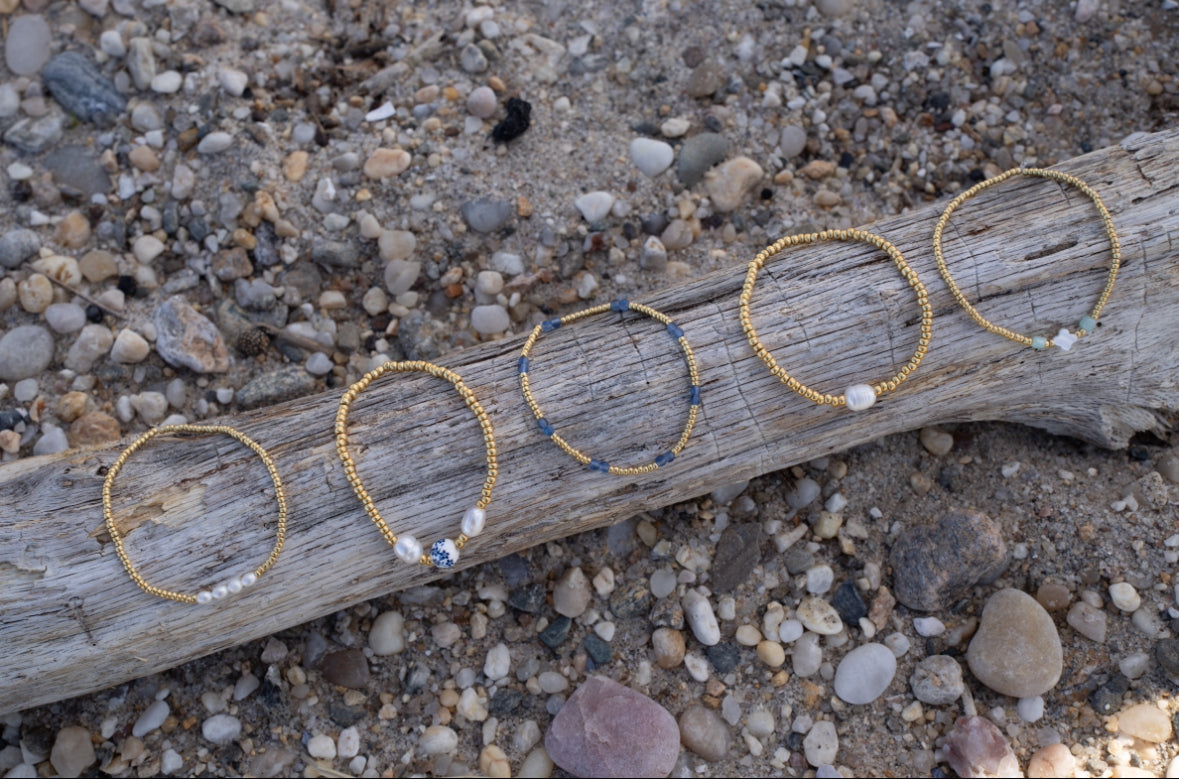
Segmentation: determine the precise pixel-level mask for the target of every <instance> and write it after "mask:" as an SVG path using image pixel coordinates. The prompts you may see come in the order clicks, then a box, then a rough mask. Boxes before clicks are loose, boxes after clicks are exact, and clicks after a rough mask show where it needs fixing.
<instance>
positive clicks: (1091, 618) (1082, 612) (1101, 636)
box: [1065, 600, 1107, 644]
mask: <svg viewBox="0 0 1179 779" xmlns="http://www.w3.org/2000/svg"><path fill="white" fill-rule="evenodd" d="M1106 619H1107V618H1106V616H1105V612H1104V611H1102V610H1101V609H1096V608H1093V607H1092V606H1090V605H1089V604H1088V603H1085V602H1084V601H1080V600H1079V601H1077V602H1076V603H1074V604H1073V605H1072V608H1070V609H1069V610H1068V616H1067V617H1066V618H1065V621H1066V622H1068V624H1069V627H1071V628H1072V629H1073V630H1075V631H1077V632H1078V633H1080V634H1081V635H1082V636H1084V637H1085V638H1087V639H1089V640H1090V641H1096V642H1097V643H1098V644H1103V643H1105V629H1106Z"/></svg>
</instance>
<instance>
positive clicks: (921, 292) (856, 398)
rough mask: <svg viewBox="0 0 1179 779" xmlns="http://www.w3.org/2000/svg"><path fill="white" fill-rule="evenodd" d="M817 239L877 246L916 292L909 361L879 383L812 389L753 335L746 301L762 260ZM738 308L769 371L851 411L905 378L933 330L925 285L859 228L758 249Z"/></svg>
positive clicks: (812, 397) (889, 248)
mask: <svg viewBox="0 0 1179 779" xmlns="http://www.w3.org/2000/svg"><path fill="white" fill-rule="evenodd" d="M820 241H862V242H864V243H868V244H871V245H872V246H875V247H876V248H877V249H880V250H881V251H882V252H884V253H885V254H887V255H888V256H889V258H891V259H892V261H893V264H895V265H896V267H897V270H899V271H900V272H901V275H902V276H904V278H905V281H907V282H909V286H910V287H912V288H913V291H914V292H915V293H917V303H918V305H919V306H921V335H920V337H919V338H918V339H917V349H916V350H915V351H914V352H913V356H912V357H910V358H909V361H908V362H907V363H905V365H904V366H903V367H902V368H901V369H900V370H899V371H897V373H896V375H895V376H893V377H892V378H891V379H888V380H887V381H883V382H880V383H879V384H853V385H851V386H850V387H848V388H847V390H846V391H845V393H844V394H843V395H827V394H824V393H822V392H816V391H815V390H813V389H811V388H810V387H808V386H806V385H805V384H803V383H802V382H800V381H799V380H798V379H796V378H794V377H793V376H791V375H790V374H789V373H787V372H786V371H785V370H783V369H782V367H781V366H779V365H778V362H777V360H775V359H774V356H773V355H772V354H770V352H769V350H768V349H766V348H765V347H764V346H763V345H762V343H761V340H760V339H759V338H758V336H757V331H756V330H755V329H754V328H753V321H752V320H751V319H750V316H749V303H750V301H751V300H752V298H753V287H754V285H756V284H757V275H758V273H759V272H760V271H761V269H762V266H763V265H765V263H766V260H768V259H769V258H770V257H773V256H774V255H775V254H778V253H779V252H781V251H782V250H784V249H787V248H789V247H791V246H800V245H802V244H810V243H818V242H820ZM738 307H739V309H740V318H741V329H742V330H744V331H745V337H746V338H747V339H749V345H750V346H751V347H752V348H753V351H754V353H755V354H756V355H757V356H758V357H760V358H761V361H762V362H764V363H765V364H766V367H767V368H769V369H770V373H772V374H774V375H775V376H777V377H778V379H779V380H781V382H782V383H783V384H785V385H786V386H787V387H789V388H790V389H792V390H793V391H795V392H797V393H798V394H799V395H802V396H803V397H804V398H806V399H807V400H809V401H811V402H813V403H818V404H819V405H828V406H847V407H848V408H849V409H851V410H852V411H863V410H864V409H867V408H870V407H871V406H873V405H874V404H875V403H876V398H877V396H879V395H883V394H884V393H885V392H891V391H892V390H894V389H896V388H897V387H898V386H900V384H901V383H902V382H903V381H904V380H905V379H907V378H908V377H909V374H910V373H912V372H913V371H915V370H917V366H919V365H920V364H921V361H922V360H923V359H924V358H925V353H926V351H927V350H928V349H929V339H930V335H931V333H932V330H933V308H932V307H931V306H930V305H929V296H928V295H927V294H926V292H925V286H924V285H923V284H922V283H921V280H920V279H918V278H917V273H916V272H915V271H913V270H912V269H911V268H910V267H909V265H908V264H907V263H906V262H905V258H904V256H902V255H901V252H900V250H899V249H897V247H895V246H893V245H892V244H891V243H889V242H888V241H886V240H884V239H883V238H881V237H880V236H878V235H874V234H872V233H868V232H864V231H863V230H824V231H823V232H821V233H806V234H804V235H790V236H787V237H785V238H779V239H778V240H777V241H775V242H774V243H772V244H770V245H769V246H767V247H766V248H764V249H762V250H761V251H760V252H759V253H758V254H757V256H756V257H754V258H753V261H752V262H750V263H749V270H748V271H747V272H746V274H745V284H744V286H742V288H741V297H740V298H739V300H738Z"/></svg>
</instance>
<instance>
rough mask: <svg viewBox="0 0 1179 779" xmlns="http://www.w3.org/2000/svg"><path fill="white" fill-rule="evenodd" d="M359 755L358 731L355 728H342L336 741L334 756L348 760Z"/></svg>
mask: <svg viewBox="0 0 1179 779" xmlns="http://www.w3.org/2000/svg"><path fill="white" fill-rule="evenodd" d="M358 754H360V731H359V730H357V729H356V727H355V726H350V727H347V728H344V729H343V730H341V731H340V735H339V737H338V738H337V739H336V756H337V757H342V758H343V759H345V760H350V759H352V758H354V757H356V756H357V755H358Z"/></svg>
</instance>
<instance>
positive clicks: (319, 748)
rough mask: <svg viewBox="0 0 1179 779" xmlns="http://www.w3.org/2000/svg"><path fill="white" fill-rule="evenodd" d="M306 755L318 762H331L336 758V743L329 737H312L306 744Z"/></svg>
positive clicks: (321, 735) (320, 735)
mask: <svg viewBox="0 0 1179 779" xmlns="http://www.w3.org/2000/svg"><path fill="white" fill-rule="evenodd" d="M307 754H309V755H311V756H312V757H314V758H317V759H319V760H332V759H334V758H335V756H336V742H335V741H333V740H332V737H331V736H325V735H323V734H319V735H315V736H312V737H311V739H310V740H308V742H307Z"/></svg>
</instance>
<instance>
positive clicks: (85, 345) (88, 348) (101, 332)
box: [0, 325, 115, 379]
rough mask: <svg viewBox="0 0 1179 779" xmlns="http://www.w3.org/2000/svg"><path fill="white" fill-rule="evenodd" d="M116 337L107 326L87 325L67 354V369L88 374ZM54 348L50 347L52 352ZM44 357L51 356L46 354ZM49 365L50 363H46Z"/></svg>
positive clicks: (0, 357)
mask: <svg viewBox="0 0 1179 779" xmlns="http://www.w3.org/2000/svg"><path fill="white" fill-rule="evenodd" d="M114 342H115V337H114V335H113V334H112V333H111V331H110V329H109V328H107V327H106V326H105V325H86V326H85V327H83V328H82V332H80V333H78V337H77V338H76V339H75V340H74V343H73V344H72V345H71V346H70V349H69V351H68V352H67V353H66V359H65V367H67V368H69V369H70V370H71V371H74V372H76V373H88V372H89V371H90V369H91V368H92V367H94V363H95V362H97V361H98V359H99V358H100V357H102V356H103V355H105V354H106V353H107V352H108V351H110V348H111V344H113V343H114ZM51 349H52V347H50V350H51ZM5 354H7V352H6V351H5V349H4V342H3V341H2V340H0V379H2V378H4V372H3V367H2V366H3V364H4V355H5ZM43 356H44V357H48V356H50V352H46V353H45V354H44V355H43ZM46 364H48V363H46Z"/></svg>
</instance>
